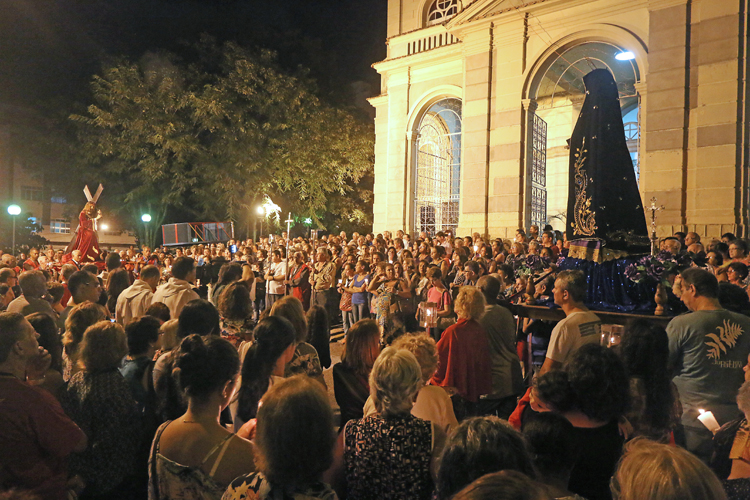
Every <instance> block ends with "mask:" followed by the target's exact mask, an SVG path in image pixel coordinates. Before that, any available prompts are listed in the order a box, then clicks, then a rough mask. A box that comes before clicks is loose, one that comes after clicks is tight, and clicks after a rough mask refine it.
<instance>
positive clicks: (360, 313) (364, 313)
mask: <svg viewBox="0 0 750 500" xmlns="http://www.w3.org/2000/svg"><path fill="white" fill-rule="evenodd" d="M369 317H370V308H369V307H367V304H366V303H365V304H352V324H354V323H356V322H357V321H359V320H361V319H367V318H369Z"/></svg>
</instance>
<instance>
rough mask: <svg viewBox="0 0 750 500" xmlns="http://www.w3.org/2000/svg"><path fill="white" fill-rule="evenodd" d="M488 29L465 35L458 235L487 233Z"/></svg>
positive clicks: (490, 56) (489, 97)
mask: <svg viewBox="0 0 750 500" xmlns="http://www.w3.org/2000/svg"><path fill="white" fill-rule="evenodd" d="M492 35H493V28H492V26H489V27H484V28H483V29H481V30H477V31H475V32H471V33H466V34H465V38H463V40H464V44H463V51H464V85H463V87H464V102H463V124H462V129H463V133H462V149H463V151H462V165H461V202H460V215H459V221H458V229H457V233H458V235H466V234H471V233H472V232H474V231H478V232H480V233H482V234H486V233H487V225H488V219H487V193H488V191H487V189H488V168H489V139H490V136H489V131H490V112H489V111H490V106H491V99H492V95H491V88H492Z"/></svg>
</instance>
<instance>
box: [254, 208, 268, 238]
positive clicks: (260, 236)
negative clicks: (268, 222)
mask: <svg viewBox="0 0 750 500" xmlns="http://www.w3.org/2000/svg"><path fill="white" fill-rule="evenodd" d="M255 213H257V214H258V218H259V221H260V234H259V235H258V239H262V238H263V217H264V216H265V215H266V211H265V210H263V207H261V206H258V208H256V209H255Z"/></svg>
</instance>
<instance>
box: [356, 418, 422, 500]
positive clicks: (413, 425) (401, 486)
mask: <svg viewBox="0 0 750 500" xmlns="http://www.w3.org/2000/svg"><path fill="white" fill-rule="evenodd" d="M432 434H433V430H432V424H431V423H430V422H427V421H425V420H422V419H420V418H417V417H414V416H412V415H410V414H406V415H399V416H396V417H388V418H385V417H382V416H380V415H370V416H369V417H365V418H363V419H362V420H357V421H350V422H349V423H348V424H346V427H345V428H344V463H345V468H346V484H347V491H348V498H349V499H352V500H369V499H372V500H376V499H377V500H391V499H393V500H419V499H425V500H426V499H428V498H430V496H431V494H432V490H433V485H432V479H431V477H430V461H431V457H432Z"/></svg>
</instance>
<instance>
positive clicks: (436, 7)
mask: <svg viewBox="0 0 750 500" xmlns="http://www.w3.org/2000/svg"><path fill="white" fill-rule="evenodd" d="M456 14H458V0H435V1H434V2H433V3H432V5H431V6H430V8H429V10H428V11H427V26H434V25H436V24H441V23H443V22H445V21H447V20H448V19H450V18H451V17H453V16H455V15H456Z"/></svg>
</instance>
